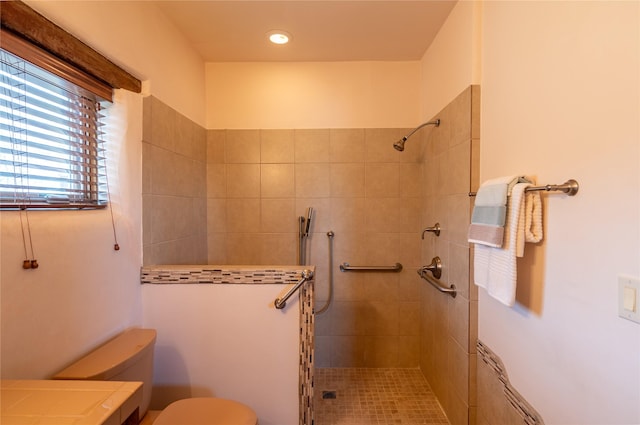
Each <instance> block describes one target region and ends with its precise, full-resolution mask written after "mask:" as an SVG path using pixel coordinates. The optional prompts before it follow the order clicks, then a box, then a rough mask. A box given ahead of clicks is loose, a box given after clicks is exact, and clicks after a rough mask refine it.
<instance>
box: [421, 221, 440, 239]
mask: <svg viewBox="0 0 640 425" xmlns="http://www.w3.org/2000/svg"><path fill="white" fill-rule="evenodd" d="M426 232H431V233H434V234H435V235H436V236H440V223H436V224H435V225H433V226H432V227H427V228H425V229H424V230H423V231H422V239H424V234H425V233H426Z"/></svg>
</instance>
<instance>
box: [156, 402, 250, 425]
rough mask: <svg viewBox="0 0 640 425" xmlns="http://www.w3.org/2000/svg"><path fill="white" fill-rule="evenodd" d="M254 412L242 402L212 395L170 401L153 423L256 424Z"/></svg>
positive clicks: (195, 424)
mask: <svg viewBox="0 0 640 425" xmlns="http://www.w3.org/2000/svg"><path fill="white" fill-rule="evenodd" d="M257 423H258V417H257V416H256V414H255V412H254V411H253V410H251V409H250V408H249V407H247V406H245V405H244V404H242V403H238V402H237V401H233V400H225V399H222V398H213V397H196V398H186V399H184V400H178V401H176V402H174V403H171V404H170V405H169V406H167V408H166V409H164V410H163V411H162V412H161V413H160V415H158V417H157V418H156V420H155V421H154V422H153V425H177V424H180V425H257Z"/></svg>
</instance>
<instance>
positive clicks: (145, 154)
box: [142, 142, 155, 195]
mask: <svg viewBox="0 0 640 425" xmlns="http://www.w3.org/2000/svg"><path fill="white" fill-rule="evenodd" d="M154 149H155V147H154V146H153V145H151V144H149V143H147V142H143V143H142V194H143V195H146V194H151V193H153V192H152V189H153V168H154V167H153V162H152V160H151V158H152V155H153V150H154Z"/></svg>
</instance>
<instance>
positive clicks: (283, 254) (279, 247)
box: [258, 233, 296, 265]
mask: <svg viewBox="0 0 640 425" xmlns="http://www.w3.org/2000/svg"><path fill="white" fill-rule="evenodd" d="M260 243H261V247H260V248H261V249H260V260H259V261H260V262H259V263H258V264H264V265H277V264H295V262H296V237H295V235H294V234H293V233H269V234H264V235H262V237H261V238H260Z"/></svg>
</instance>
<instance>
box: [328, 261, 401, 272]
mask: <svg viewBox="0 0 640 425" xmlns="http://www.w3.org/2000/svg"><path fill="white" fill-rule="evenodd" d="M340 271H341V272H400V271H402V264H400V263H396V264H395V265H393V266H350V265H349V263H342V264H340Z"/></svg>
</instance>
